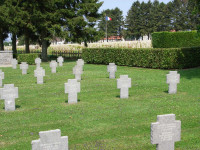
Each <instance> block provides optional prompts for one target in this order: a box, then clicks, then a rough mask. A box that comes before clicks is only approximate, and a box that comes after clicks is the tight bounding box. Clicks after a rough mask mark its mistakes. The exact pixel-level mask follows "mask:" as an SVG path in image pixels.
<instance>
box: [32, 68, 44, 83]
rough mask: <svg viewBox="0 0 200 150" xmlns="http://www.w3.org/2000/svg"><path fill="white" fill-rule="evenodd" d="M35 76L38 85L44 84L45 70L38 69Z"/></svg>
mask: <svg viewBox="0 0 200 150" xmlns="http://www.w3.org/2000/svg"><path fill="white" fill-rule="evenodd" d="M34 76H35V77H36V78H37V84H43V83H44V82H43V77H44V76H45V70H44V69H43V68H42V67H37V69H36V70H34Z"/></svg>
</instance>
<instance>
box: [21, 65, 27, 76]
mask: <svg viewBox="0 0 200 150" xmlns="http://www.w3.org/2000/svg"><path fill="white" fill-rule="evenodd" d="M20 69H22V74H27V69H28V64H27V63H26V62H22V63H21V64H20Z"/></svg>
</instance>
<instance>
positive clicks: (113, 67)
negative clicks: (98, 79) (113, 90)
mask: <svg viewBox="0 0 200 150" xmlns="http://www.w3.org/2000/svg"><path fill="white" fill-rule="evenodd" d="M107 71H108V72H109V78H110V79H114V78H115V72H116V71H117V66H116V65H115V63H109V65H108V66H107Z"/></svg>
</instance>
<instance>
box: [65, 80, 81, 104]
mask: <svg viewBox="0 0 200 150" xmlns="http://www.w3.org/2000/svg"><path fill="white" fill-rule="evenodd" d="M80 90H81V85H80V82H77V80H76V79H69V80H68V83H65V93H68V103H69V104H72V103H77V93H79V92H80Z"/></svg>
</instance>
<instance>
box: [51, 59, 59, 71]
mask: <svg viewBox="0 0 200 150" xmlns="http://www.w3.org/2000/svg"><path fill="white" fill-rule="evenodd" d="M57 66H58V63H57V62H56V61H55V60H52V61H51V62H50V67H51V73H56V67H57Z"/></svg>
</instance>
